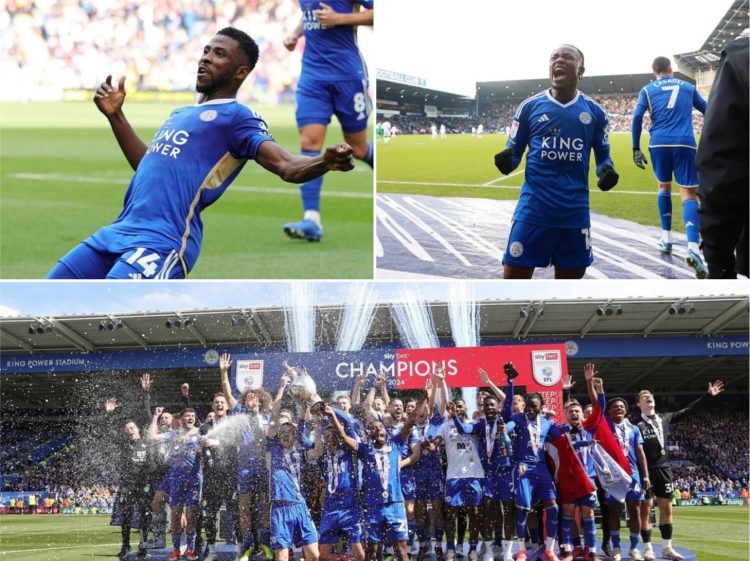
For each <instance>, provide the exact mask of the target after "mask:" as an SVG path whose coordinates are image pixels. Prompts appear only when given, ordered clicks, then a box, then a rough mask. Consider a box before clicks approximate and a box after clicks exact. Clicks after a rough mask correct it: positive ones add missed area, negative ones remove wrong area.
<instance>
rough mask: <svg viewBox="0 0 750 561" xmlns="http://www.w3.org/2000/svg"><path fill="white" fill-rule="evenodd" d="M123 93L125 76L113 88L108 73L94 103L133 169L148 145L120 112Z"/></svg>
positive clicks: (123, 98) (136, 166) (139, 161)
mask: <svg viewBox="0 0 750 561" xmlns="http://www.w3.org/2000/svg"><path fill="white" fill-rule="evenodd" d="M125 95H126V94H125V76H123V77H121V78H120V80H119V81H118V82H117V89H115V87H114V86H112V75H111V74H110V75H109V76H107V79H106V80H105V81H104V82H102V84H100V85H99V88H98V89H97V90H96V93H95V94H94V103H95V104H96V106H97V107H98V108H99V111H101V112H102V113H103V114H104V116H105V117H107V120H108V121H109V126H110V127H112V132H113V133H115V138H116V139H117V143H118V144H119V145H120V150H122V153H123V154H124V155H125V159H126V160H127V161H128V163H129V164H130V167H131V168H133V170H135V169H137V168H138V164H139V163H141V160H142V159H143V156H145V155H146V151H147V150H148V146H146V143H145V142H143V141H142V140H141V139H140V138H139V137H138V135H137V134H136V133H135V131H134V130H133V127H132V126H131V125H130V122H128V120H127V119H126V118H125V114H124V113H123V112H122V104H123V103H124V101H125ZM264 144H265V143H264Z"/></svg>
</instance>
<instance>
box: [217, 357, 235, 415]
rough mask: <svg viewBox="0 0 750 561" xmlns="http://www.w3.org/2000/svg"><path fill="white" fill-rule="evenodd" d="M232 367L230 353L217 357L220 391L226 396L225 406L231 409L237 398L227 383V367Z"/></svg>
mask: <svg viewBox="0 0 750 561" xmlns="http://www.w3.org/2000/svg"><path fill="white" fill-rule="evenodd" d="M231 367H232V355H230V354H229V353H223V354H222V355H221V356H220V357H219V372H220V373H221V391H222V392H223V393H224V396H225V397H226V398H227V407H228V408H229V410H230V411H231V410H232V409H234V408H235V406H236V405H237V400H236V399H235V398H234V396H233V395H232V386H231V384H230V383H229V369H230V368H231Z"/></svg>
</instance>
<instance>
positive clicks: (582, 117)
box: [578, 111, 591, 125]
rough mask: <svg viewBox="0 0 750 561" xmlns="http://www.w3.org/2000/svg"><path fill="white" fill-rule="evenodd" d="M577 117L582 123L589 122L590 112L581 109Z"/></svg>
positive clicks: (586, 123)
mask: <svg viewBox="0 0 750 561" xmlns="http://www.w3.org/2000/svg"><path fill="white" fill-rule="evenodd" d="M578 118H579V119H580V121H581V122H582V123H583V124H584V125H588V124H589V123H591V113H589V112H587V111H582V112H581V114H580V115H578Z"/></svg>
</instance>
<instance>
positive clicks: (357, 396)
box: [351, 374, 367, 405]
mask: <svg viewBox="0 0 750 561" xmlns="http://www.w3.org/2000/svg"><path fill="white" fill-rule="evenodd" d="M365 378H367V376H365V375H364V374H357V377H356V378H354V387H353V388H352V397H351V399H352V405H359V403H360V401H361V400H362V384H363V383H364V381H365Z"/></svg>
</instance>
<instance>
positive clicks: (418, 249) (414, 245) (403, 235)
mask: <svg viewBox="0 0 750 561" xmlns="http://www.w3.org/2000/svg"><path fill="white" fill-rule="evenodd" d="M377 219H378V220H380V222H382V223H383V226H385V227H386V228H387V229H388V231H390V233H391V234H393V237H395V238H396V239H397V240H398V241H399V242H401V245H403V246H404V248H406V249H407V250H408V251H409V253H411V254H412V255H414V257H416V258H417V259H420V260H421V261H429V262H434V261H435V260H434V259H433V258H432V256H431V255H430V254H429V253H428V252H427V250H426V249H425V248H423V247H422V246H421V244H420V243H419V242H418V241H417V240H415V239H414V237H413V236H412V235H411V234H410V233H409V232H407V231H406V230H404V229H403V228H402V227H401V225H400V224H399V223H398V222H397V221H396V220H394V219H393V218H392V217H391V215H390V214H388V213H387V212H386V211H385V209H383V208H382V207H379V208H378V213H377Z"/></svg>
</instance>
